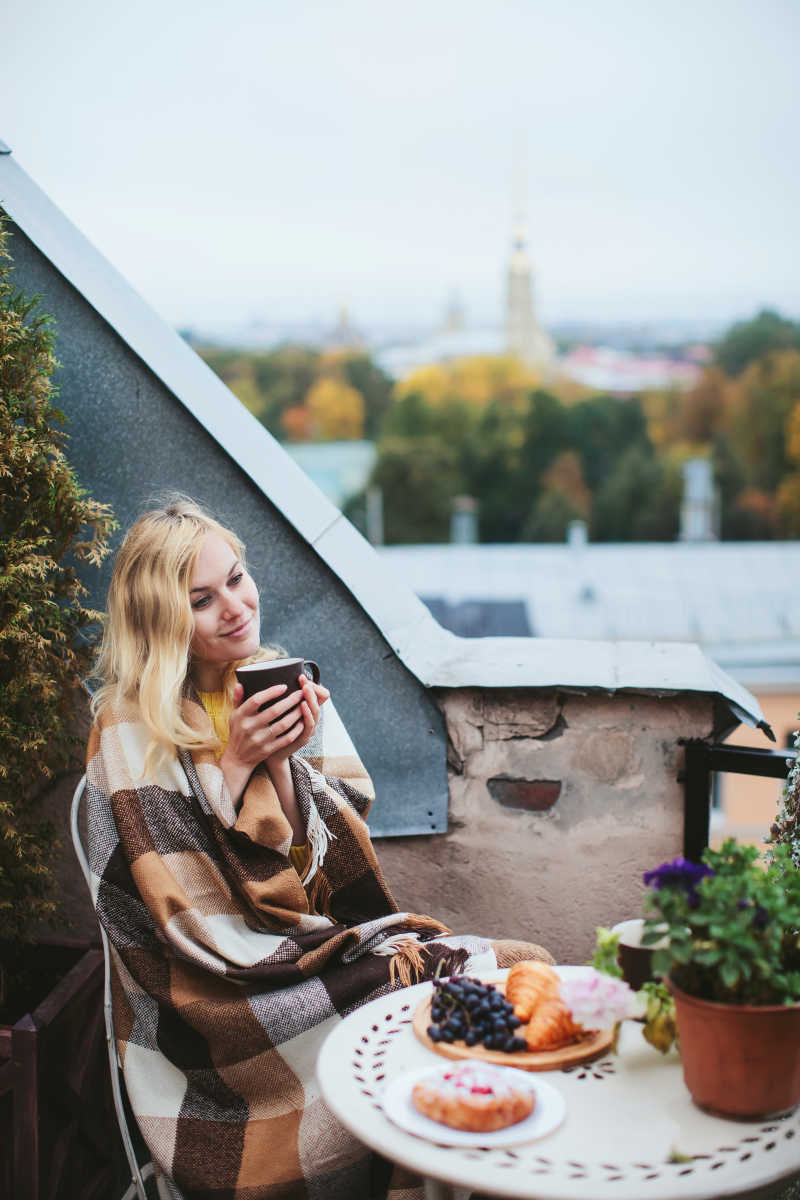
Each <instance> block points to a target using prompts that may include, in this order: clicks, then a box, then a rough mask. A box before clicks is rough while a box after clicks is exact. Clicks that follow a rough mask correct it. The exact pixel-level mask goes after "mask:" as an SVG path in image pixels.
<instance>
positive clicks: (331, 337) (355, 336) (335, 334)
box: [324, 304, 364, 350]
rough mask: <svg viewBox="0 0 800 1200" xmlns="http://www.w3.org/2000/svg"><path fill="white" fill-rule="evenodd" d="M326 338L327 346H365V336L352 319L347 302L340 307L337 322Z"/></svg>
mask: <svg viewBox="0 0 800 1200" xmlns="http://www.w3.org/2000/svg"><path fill="white" fill-rule="evenodd" d="M324 340H325V345H326V346H328V347H331V348H334V349H341V350H361V349H363V348H364V338H363V336H362V335H361V333H360V332H359V331H358V330H357V329H356V328H355V326H354V325H353V323H352V321H351V320H350V313H349V311H348V309H347V305H346V304H343V305H342V306H341V307H340V309H339V316H338V319H337V321H336V324H335V326H334V327H333V329H332V330H331V331H330V333H328V334H327V335H326V337H325V339H324Z"/></svg>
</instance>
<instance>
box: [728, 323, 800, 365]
mask: <svg viewBox="0 0 800 1200" xmlns="http://www.w3.org/2000/svg"><path fill="white" fill-rule="evenodd" d="M782 350H800V324H796V323H795V322H793V321H789V320H787V319H786V318H785V317H782V316H780V314H779V313H776V312H774V311H773V310H772V309H766V308H765V309H762V310H761V312H760V313H758V314H757V315H756V316H755V317H753V318H752V320H750V321H738V322H737V323H736V324H735V325H732V326H731V328H730V329H729V330H728V331H727V332H726V333H725V335H724V336H723V337H722V338H721V339H720V341H719V342H718V343H717V345H716V347H715V350H714V358H715V361H716V363H717V365H718V366H720V367H721V368H722V370H723V371H724V372H725V373H726V375H729V376H731V377H732V378H735V377H736V376H738V375H741V373H742V371H744V369H745V367H747V366H749V364H750V363H753V362H756V361H757V360H758V359H761V358H764V356H765V355H767V354H772V353H774V352H776V351H778V352H779V351H782Z"/></svg>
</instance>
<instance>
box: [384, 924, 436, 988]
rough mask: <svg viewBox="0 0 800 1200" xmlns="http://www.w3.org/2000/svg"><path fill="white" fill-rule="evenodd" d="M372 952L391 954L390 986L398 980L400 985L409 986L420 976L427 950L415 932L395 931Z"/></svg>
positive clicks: (417, 980)
mask: <svg viewBox="0 0 800 1200" xmlns="http://www.w3.org/2000/svg"><path fill="white" fill-rule="evenodd" d="M373 954H379V955H391V958H390V959H389V982H390V984H391V985H392V987H394V986H395V984H396V982H397V981H398V980H399V982H400V986H401V987H411V985H412V984H413V983H418V982H419V980H420V979H421V978H422V972H423V970H424V968H425V956H426V955H427V954H428V950H427V949H426V948H425V947H424V946H423V945H422V943H421V942H420V940H419V936H418V935H417V934H416V933H397V934H395V935H394V937H390V938H387V939H386V941H385V942H382V943H381V945H380V946H377V947H376V948H375V950H373Z"/></svg>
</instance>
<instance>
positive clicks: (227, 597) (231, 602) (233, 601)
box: [222, 592, 243, 617]
mask: <svg viewBox="0 0 800 1200" xmlns="http://www.w3.org/2000/svg"><path fill="white" fill-rule="evenodd" d="M242 610H243V606H242V602H241V600H239V599H238V598H237V597H236V596H235V595H234V594H233V593H232V592H225V593H224V595H223V597H222V612H223V616H225V617H233V616H238V615H239V613H240V612H242Z"/></svg>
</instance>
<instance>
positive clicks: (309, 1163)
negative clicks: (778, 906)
mask: <svg viewBox="0 0 800 1200" xmlns="http://www.w3.org/2000/svg"><path fill="white" fill-rule="evenodd" d="M322 713H323V719H322V720H321V721H320V723H319V726H318V728H317V730H316V732H315V735H314V738H313V739H312V741H311V742H310V743H309V744H308V746H306V747H304V749H303V751H302V753H301V754H299V755H296V756H294V757H293V758H292V759H291V770H292V777H293V780H294V785H295V790H296V793H297V797H298V803H299V806H300V810H301V812H302V815H303V818H304V820H305V824H306V828H307V833H308V843H309V850H310V854H309V864H308V866H307V868H306V870H305V873H304V877H303V879H301V878H300V877H299V875H298V874H297V872H296V870H295V869H294V867H293V866H292V864H291V861H290V859H289V857H288V854H289V848H290V845H291V841H292V837H291V827H290V826H289V823H288V821H287V820H286V817H285V816H284V814H283V811H282V809H281V807H280V804H279V801H278V798H277V795H276V793H275V789H274V788H273V786H272V783H271V781H270V779H269V775H268V773H267V771H266V769H264V768H258V769H257V770H256V771H255V773H254V774H253V776H252V778H251V780H250V782H249V784H248V786H247V788H246V790H245V793H244V796H243V798H242V801H241V803H240V805H239V807H238V808H236V807H235V806H234V804H233V803H232V801H231V798H230V795H229V793H228V791H227V788H226V786H225V782H224V779H223V775H222V771H221V770H220V768H219V766H218V765H217V762H216V759H215V756H214V754H213V752H210V751H209V752H208V753H205V752H204V753H199V754H195V755H189V754H186V753H181V754H180V755H179V757H178V758H177V759H175V760H173V761H172V762H167V763H165V764H162V765H161V766H159V767H158V768H156V769H155V771H154V773H153V774H151V775H149V776H147V777H145V776H144V756H145V752H146V749H147V744H148V735H147V731H146V729H145V727H144V725H143V724H142V722H141V721H140V719H139V718H138V715H137V712H136V710H135V708H134V707H131V708H130V709H129V710H127V711H125V710H123V711H118V712H116V713H113V714H110V713H109V714H106V715H105V716H102V717H101V719H100V720H99V721H98V722H97V723H96V724H95V726H94V727H93V729H92V731H91V735H90V740H89V746H88V754H87V805H88V809H87V811H88V832H89V837H88V841H89V858H90V865H91V869H92V873H93V876H94V889H93V891H94V900H95V907H96V910H97V914H98V917H99V919H100V921H101V922H102V924H103V926H104V927H105V929H106V931H107V933H108V936H109V940H110V942H111V946H112V988H113V1008H114V1020H115V1026H116V1034H117V1039H118V1045H119V1051H120V1057H121V1061H122V1063H123V1070H124V1075H125V1081H126V1085H127V1089H128V1093H129V1096H130V1100H131V1104H132V1106H133V1110H134V1113H135V1115H136V1119H137V1121H138V1124H139V1127H140V1129H141V1131H142V1134H143V1136H144V1138H145V1140H146V1142H147V1144H148V1146H149V1148H150V1152H151V1154H152V1157H153V1160H154V1162H155V1164H156V1166H157V1169H158V1170H159V1171H160V1172H161V1173H162V1175H163V1178H162V1180H161V1186H162V1190H163V1191H165V1192H166V1193H167V1194H169V1195H171V1196H173V1197H175V1198H176V1200H178V1198H183V1200H212V1198H213V1200H261V1198H265V1200H266V1198H268V1197H269V1198H273V1197H274V1198H275V1200H277V1198H280V1200H295V1198H296V1200H301V1198H303V1200H323V1198H324V1200H361V1198H362V1197H363V1198H364V1200H367V1198H368V1197H372V1196H377V1195H383V1194H385V1192H386V1186H387V1181H386V1179H385V1178H384V1179H383V1181H382V1182H381V1178H380V1175H381V1171H380V1170H378V1171H377V1173H376V1161H375V1158H374V1156H372V1155H370V1154H369V1153H368V1151H367V1150H366V1149H365V1147H363V1146H362V1145H361V1144H360V1143H359V1142H357V1141H356V1140H355V1139H354V1138H352V1137H351V1136H350V1135H349V1134H348V1133H347V1132H346V1131H345V1130H344V1129H343V1128H342V1126H341V1125H339V1123H338V1122H337V1121H336V1120H335V1119H334V1118H333V1116H332V1115H331V1113H330V1111H329V1110H328V1109H327V1108H326V1106H325V1104H324V1102H323V1101H322V1099H321V1097H320V1094H319V1090H318V1087H317V1084H316V1080H315V1073H314V1068H315V1062H316V1057H317V1053H318V1051H319V1048H320V1045H321V1043H322V1041H323V1039H324V1037H325V1036H326V1034H327V1033H328V1032H329V1031H330V1029H331V1028H332V1027H333V1025H334V1023H335V1022H337V1021H339V1020H341V1018H342V1017H343V1016H345V1015H346V1014H347V1013H348V1012H350V1011H352V1010H353V1009H354V1008H356V1007H357V1006H358V1005H361V1004H364V1003H365V1002H367V1001H368V1000H371V999H373V998H374V997H376V996H379V995H381V994H382V993H384V992H387V991H389V990H391V989H392V988H395V987H400V986H403V985H405V984H408V983H411V982H416V980H417V979H418V978H424V977H427V976H430V975H433V974H434V972H435V971H436V969H437V966H439V969H440V970H444V971H445V972H451V971H454V970H459V971H464V970H466V971H478V970H482V969H491V968H494V967H495V966H496V965H498V962H499V963H500V965H503V962H502V958H501V956H500V955H498V954H496V953H495V949H494V946H493V944H492V943H491V942H489V941H487V940H486V939H483V938H479V937H473V936H460V937H453V936H448V931H447V930H446V929H445V928H444V927H443V926H442V925H440V924H439V923H438V922H437V921H435V920H433V919H432V918H430V917H426V916H421V915H416V914H412V913H401V912H398V910H397V905H396V904H395V902H394V900H393V899H392V896H391V893H390V891H389V889H388V887H387V886H386V883H385V881H384V879H383V876H382V874H381V870H380V867H379V865H378V862H377V859H376V857H375V853H374V850H373V848H372V844H371V842H370V837H369V832H368V829H367V826H366V824H365V822H364V819H363V818H364V817H365V815H366V813H367V810H368V808H369V805H370V803H371V800H372V798H373V792H372V785H371V783H370V780H369V778H368V776H367V774H366V772H365V770H364V768H363V766H362V764H361V762H360V761H359V759H358V756H357V755H356V753H355V750H354V748H353V746H352V743H351V742H350V739H349V737H348V735H347V732H346V730H345V728H344V726H343V724H342V722H341V720H340V718H339V717H338V715H337V713H336V711H335V709H334V707H333V705H332V704H331V703H330V702H328V703H327V704H325V705H324V707H323V709H322ZM184 715H185V716H186V717H187V719H188V720H189V721H190V722H191V724H192V725H193V726H194V727H195V728H205V727H206V725H207V723H208V721H209V718H208V716H207V714H206V712H205V710H204V709H203V707H202V705H201V704H200V702H199V700H198V699H197V696H196V694H187V696H186V698H185V700H184ZM498 945H501V944H498ZM528 949H529V950H531V951H533V952H535V950H534V948H533V947H529V948H528ZM440 964H441V965H440ZM378 1166H379V1167H380V1164H378ZM383 1166H384V1167H385V1164H383ZM384 1175H385V1171H384ZM415 1182H416V1183H418V1181H414V1180H413V1179H410V1178H408V1177H407V1176H406V1177H405V1178H402V1177H397V1173H396V1177H395V1178H394V1180H393V1181H392V1182H390V1183H389V1194H390V1195H392V1196H396V1197H399V1196H401V1195H402V1196H403V1197H404V1198H405V1200H410V1198H411V1197H412V1196H415V1195H416V1194H417V1192H416V1187H415Z"/></svg>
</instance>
